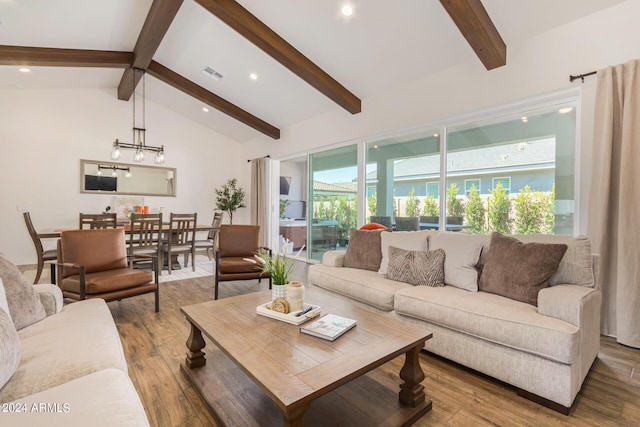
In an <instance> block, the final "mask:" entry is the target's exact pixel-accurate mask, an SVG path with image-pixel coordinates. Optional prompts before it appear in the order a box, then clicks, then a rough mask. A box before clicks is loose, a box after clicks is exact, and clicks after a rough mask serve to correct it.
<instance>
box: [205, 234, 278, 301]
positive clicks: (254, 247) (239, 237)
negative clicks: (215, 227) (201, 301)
mask: <svg viewBox="0 0 640 427" xmlns="http://www.w3.org/2000/svg"><path fill="white" fill-rule="evenodd" d="M259 241H260V226H259V225H231V224H223V225H221V226H220V233H219V234H218V247H217V248H216V250H215V254H216V267H215V268H216V274H215V276H216V277H215V279H216V281H215V288H214V299H218V284H219V283H220V282H223V281H230V280H254V279H258V283H260V281H261V280H262V279H263V278H265V279H266V278H268V279H269V289H271V275H269V274H268V273H263V272H262V270H260V269H259V268H258V267H257V266H256V264H255V263H252V262H250V261H247V260H246V259H245V258H248V259H253V256H254V255H255V254H257V253H258V252H259V251H260V249H261V248H260V243H259ZM263 249H264V248H263Z"/></svg>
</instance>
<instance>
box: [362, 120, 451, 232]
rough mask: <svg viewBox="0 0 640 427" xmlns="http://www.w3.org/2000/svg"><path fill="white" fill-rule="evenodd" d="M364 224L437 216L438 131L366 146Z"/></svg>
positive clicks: (431, 130)
mask: <svg viewBox="0 0 640 427" xmlns="http://www.w3.org/2000/svg"><path fill="white" fill-rule="evenodd" d="M366 162H367V186H368V187H369V186H372V187H373V186H375V192H374V193H373V194H372V195H370V196H369V197H368V199H367V206H366V221H367V222H369V221H371V220H372V217H373V218H374V220H375V221H377V222H382V223H385V222H387V221H388V223H391V224H393V223H394V222H395V218H396V217H404V216H421V215H437V214H438V213H437V212H438V206H439V201H438V200H439V191H438V179H439V177H440V138H439V136H438V129H430V130H426V131H421V132H416V133H413V134H410V135H405V136H403V137H394V138H388V139H384V140H380V141H376V142H372V143H368V144H367V145H366Z"/></svg>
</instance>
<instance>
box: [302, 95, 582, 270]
mask: <svg viewBox="0 0 640 427" xmlns="http://www.w3.org/2000/svg"><path fill="white" fill-rule="evenodd" d="M576 105H577V99H575V98H573V99H565V100H563V101H562V102H557V103H550V104H547V105H546V106H544V107H536V108H531V109H519V110H517V111H514V112H512V113H509V114H500V115H494V116H492V117H488V118H485V119H482V120H477V121H465V122H462V123H455V124H447V123H445V124H443V125H442V126H440V127H439V128H431V129H427V130H422V131H414V132H412V133H408V134H406V135H400V136H394V137H389V138H384V139H380V140H376V141H372V142H368V143H366V145H365V163H364V165H361V166H362V167H364V176H365V179H366V184H365V185H364V187H363V188H365V189H366V193H365V194H364V195H362V196H363V197H362V199H361V200H360V205H358V206H360V207H361V209H363V211H364V218H357V214H356V212H357V209H356V204H357V202H356V201H357V199H358V198H357V197H356V194H357V185H356V184H357V179H356V178H357V166H358V162H357V146H356V145H349V146H346V147H341V148H337V149H333V150H328V151H324V152H321V153H316V154H312V155H311V156H310V183H311V188H310V194H311V195H312V197H311V198H310V199H311V200H313V205H312V207H311V211H312V213H311V218H310V222H309V231H308V240H309V244H308V247H309V254H310V256H309V257H310V258H314V259H320V258H321V257H322V253H323V252H324V251H325V250H329V249H334V248H344V247H345V246H346V245H347V244H348V240H347V239H348V232H349V229H350V228H351V227H356V226H357V222H360V223H362V221H364V222H379V223H383V224H385V225H388V226H389V227H394V226H395V223H396V219H397V218H399V217H412V216H413V217H419V224H420V228H434V227H443V226H444V228H445V229H446V230H454V231H455V230H464V231H467V232H474V233H491V232H492V231H500V232H504V233H517V234H528V233H559V234H573V228H574V227H573V215H574V191H575V189H574V181H575V180H574V168H575V144H576V142H575V141H576ZM443 136H444V137H443ZM443 149H444V152H443V151H442V150H443ZM443 155H444V156H445V157H444V158H443ZM442 165H446V166H444V170H442V169H441V167H442ZM442 184H444V186H443V185H442ZM357 219H358V221H356V220H357ZM403 222H406V221H403Z"/></svg>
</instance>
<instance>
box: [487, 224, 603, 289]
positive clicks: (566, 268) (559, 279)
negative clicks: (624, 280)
mask: <svg viewBox="0 0 640 427" xmlns="http://www.w3.org/2000/svg"><path fill="white" fill-rule="evenodd" d="M510 236H511V237H514V238H516V239H518V240H520V241H521V242H524V243H531V242H537V243H564V244H565V245H567V251H566V252H565V254H564V256H563V257H562V261H560V265H559V266H558V270H557V271H556V272H555V273H554V274H553V276H551V278H550V279H549V286H555V285H562V284H566V285H579V286H589V287H593V286H594V283H595V277H594V273H593V254H592V253H591V241H590V240H589V238H588V237H586V236H576V237H574V236H568V235H561V234H518V235H515V234H514V235H510ZM489 247H490V240H487V243H486V244H485V248H484V250H483V252H482V255H481V256H480V264H481V265H483V264H484V262H485V257H486V253H487V252H488V250H489Z"/></svg>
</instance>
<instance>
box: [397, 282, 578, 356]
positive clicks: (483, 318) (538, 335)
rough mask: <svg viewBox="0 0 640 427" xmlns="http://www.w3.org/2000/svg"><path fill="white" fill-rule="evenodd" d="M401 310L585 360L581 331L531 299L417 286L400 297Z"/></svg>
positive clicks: (523, 347)
mask: <svg viewBox="0 0 640 427" xmlns="http://www.w3.org/2000/svg"><path fill="white" fill-rule="evenodd" d="M395 311H396V313H397V314H400V315H404V316H410V317H413V318H416V319H421V320H425V321H427V322H430V323H434V324H436V325H439V326H442V327H445V328H448V329H451V330H454V331H456V332H461V333H463V334H467V335H470V336H473V337H477V338H480V339H483V340H487V341H489V342H494V343H498V344H501V345H504V346H506V347H510V348H513V349H516V350H519V351H524V352H527V353H531V354H534V355H537V356H541V357H544V358H547V359H550V360H553V361H557V362H561V363H574V362H576V361H578V360H580V355H579V351H580V345H579V343H580V330H579V329H578V327H577V326H575V325H572V324H570V323H568V322H565V321H563V320H560V319H555V318H553V317H549V316H544V315H542V314H540V313H538V311H537V310H536V308H535V307H534V306H532V305H530V304H526V303H523V302H519V301H516V300H512V299H509V298H505V297H501V296H499V295H495V294H489V293H486V292H473V293H471V292H466V291H464V290H463V289H459V288H455V287H453V286H444V287H438V288H432V287H427V286H411V287H407V288H404V289H401V290H399V291H398V292H397V293H396V296H395Z"/></svg>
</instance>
